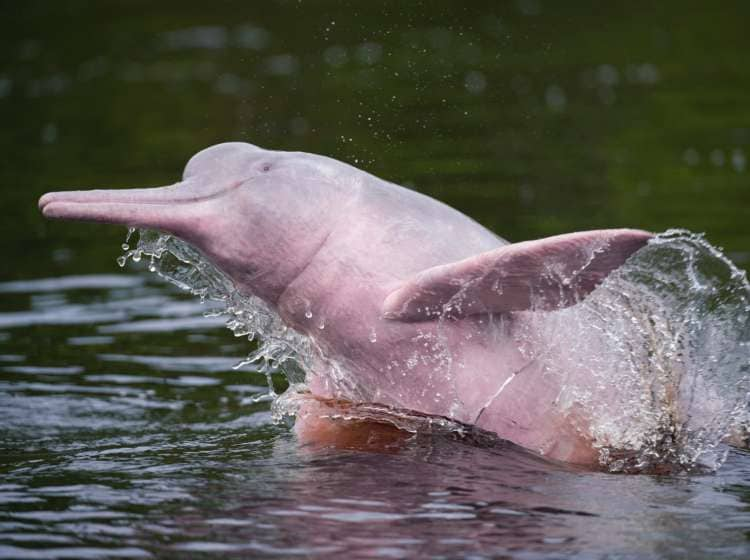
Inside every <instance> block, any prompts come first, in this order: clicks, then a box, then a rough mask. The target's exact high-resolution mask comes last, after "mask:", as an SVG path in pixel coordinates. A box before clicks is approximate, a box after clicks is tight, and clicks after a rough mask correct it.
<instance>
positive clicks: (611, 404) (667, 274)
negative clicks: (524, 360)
mask: <svg viewBox="0 0 750 560" xmlns="http://www.w3.org/2000/svg"><path fill="white" fill-rule="evenodd" d="M524 336H525V337H526V338H527V341H528V342H530V344H529V347H530V348H532V350H531V351H530V352H529V353H530V357H531V358H533V357H537V358H538V359H539V360H540V361H541V362H543V367H544V369H545V371H546V372H547V374H549V375H556V376H559V377H560V380H559V382H560V386H561V391H560V394H559V396H558V399H557V402H556V406H558V407H559V408H560V409H561V410H563V411H567V412H569V413H570V414H571V415H572V416H573V417H575V418H576V424H577V428H578V429H579V430H580V432H581V434H582V435H583V436H584V437H587V438H589V439H590V440H591V441H592V445H593V446H594V447H595V448H598V449H599V452H600V462H601V464H602V465H603V466H605V467H606V468H608V469H609V470H612V471H644V470H645V471H649V470H658V467H659V466H660V465H672V466H676V467H683V468H685V469H692V468H695V467H698V468H701V467H702V468H708V469H712V470H713V469H716V468H718V467H719V466H720V465H721V463H722V462H723V461H724V459H725V457H726V453H727V451H728V448H727V446H726V442H732V443H734V444H742V445H745V444H746V438H747V431H748V425H749V420H750V415H749V414H748V410H749V408H748V406H749V403H750V285H748V282H747V277H746V273H745V272H744V271H741V270H739V269H738V268H737V267H735V266H734V264H733V263H732V262H730V261H729V260H728V259H727V258H726V257H725V256H724V255H723V254H722V253H721V252H720V251H719V250H718V249H716V248H715V247H713V246H711V245H710V244H709V243H708V242H707V241H706V240H705V238H704V237H703V236H702V235H697V234H693V233H691V232H688V231H684V230H670V231H667V232H665V233H663V234H660V235H658V236H657V237H656V238H654V239H652V240H651V241H650V242H649V244H648V245H647V246H646V247H644V248H643V249H642V250H641V251H639V252H638V253H636V254H635V255H634V256H633V257H632V258H631V259H630V260H629V261H628V262H627V263H626V264H625V265H624V266H623V267H621V268H620V269H618V270H617V271H615V272H614V273H612V274H611V275H610V276H609V277H607V279H606V280H605V282H604V283H603V284H602V285H601V286H600V287H599V288H598V289H596V290H595V291H594V292H593V293H591V294H590V295H589V297H587V298H586V299H585V300H584V301H583V302H581V303H580V304H578V305H575V306H572V307H569V308H566V309H561V310H559V311H556V312H554V313H546V314H539V315H538V317H537V318H536V320H535V321H531V322H530V323H529V327H528V332H527V333H525V335H524ZM551 344H553V345H556V346H557V351H554V352H550V348H549V346H550V345H551Z"/></svg>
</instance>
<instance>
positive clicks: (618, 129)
mask: <svg viewBox="0 0 750 560" xmlns="http://www.w3.org/2000/svg"><path fill="white" fill-rule="evenodd" d="M0 20H2V21H3V23H4V26H3V28H4V32H3V34H2V35H0V122H2V133H0V150H1V153H2V154H3V165H1V166H0V196H2V202H3V204H2V207H3V209H4V211H5V217H4V219H3V220H2V221H0V234H2V236H1V237H0V239H1V241H0V243H2V251H3V254H4V256H5V265H4V266H3V267H2V268H1V269H0V276H1V277H2V278H3V279H10V278H30V277H37V276H53V275H58V274H69V273H86V272H95V271H96V272H104V271H111V270H113V269H114V268H115V264H114V257H115V256H116V255H117V253H118V244H119V243H120V241H121V239H122V236H123V234H124V232H123V231H122V230H121V229H120V228H112V227H108V226H92V225H86V226H83V225H79V224H60V223H47V222H44V221H43V220H42V218H41V216H40V215H39V213H38V211H37V209H36V199H37V197H38V196H39V195H41V194H42V193H43V192H45V191H48V190H57V189H68V188H75V187H79V186H80V187H96V186H106V187H115V186H144V185H152V184H153V185H157V184H165V183H169V182H172V181H174V180H176V179H177V177H178V176H179V174H180V173H181V170H182V167H183V165H184V164H185V162H186V161H187V159H188V158H189V156H190V155H192V154H193V153H194V152H196V151H198V150H200V149H201V148H203V147H206V146H208V145H210V144H212V143H216V142H220V141H225V140H244V141H248V142H252V143H255V144H258V145H260V146H263V147H266V148H276V149H290V150H303V151H309V152H317V153H322V154H326V155H330V156H333V157H336V158H339V159H342V160H345V161H348V162H350V163H354V164H355V165H358V166H360V167H363V168H364V169H366V170H368V171H371V172H373V173H375V174H377V175H379V176H382V177H384V178H387V179H390V180H393V181H395V182H398V183H402V184H406V185H408V186H411V187H413V188H416V189H418V190H420V191H423V192H426V193H428V194H430V195H432V196H435V197H437V198H439V199H441V200H443V201H445V202H447V203H449V204H451V205H453V206H455V207H457V208H459V209H460V210H462V211H463V212H465V213H467V214H469V215H471V216H472V217H474V218H476V219H478V220H479V221H480V222H482V223H484V224H485V225H487V226H488V227H490V228H491V229H493V230H495V231H496V232H498V233H499V234H500V235H503V236H504V237H506V238H508V239H510V240H521V239H527V238H535V237H541V236H545V235H551V234H555V233H561V232H565V231H571V230H578V229H585V228H593V227H615V226H633V227H643V228H648V229H651V230H654V231H663V230H665V229H668V228H671V227H684V228H688V229H691V230H694V231H705V232H706V233H707V234H708V238H709V240H711V241H712V242H713V243H715V244H717V245H721V246H723V247H724V248H725V249H726V250H727V251H728V252H729V253H730V256H732V257H733V258H735V259H736V260H738V262H740V264H744V265H745V266H747V262H748V255H750V220H749V219H748V209H750V185H749V184H748V183H749V178H750V162H748V159H749V158H750V104H748V100H750V97H749V96H748V92H750V64H748V63H747V53H748V52H750V34H749V33H748V32H747V22H748V21H750V4H748V3H747V2H744V1H740V0H738V1H724V2H717V3H705V2H675V1H672V0H669V1H666V2H661V3H658V4H656V5H655V4H653V3H647V2H632V3H628V4H621V5H615V4H602V3H598V2H593V1H588V2H576V3H574V5H573V3H563V2H550V1H544V0H518V1H512V2H499V3H468V2H449V1H430V2H427V1H425V2H398V1H380V2H359V1H341V0H339V1H314V2H308V1H298V0H275V1H274V0H268V1H266V2H262V3H250V2H246V1H241V2H240V1H217V2H215V3H212V4H211V5H210V6H209V5H208V4H206V3H205V2H195V1H186V0H181V1H179V2H177V1H164V2H158V3H154V2H146V1H141V0H138V1H129V2H116V1H114V0H112V1H101V2H90V1H84V0H69V1H66V2H48V1H41V0H34V1H28V2H24V3H20V2H12V1H9V0H5V1H0Z"/></svg>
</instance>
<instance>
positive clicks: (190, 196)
mask: <svg viewBox="0 0 750 560" xmlns="http://www.w3.org/2000/svg"><path fill="white" fill-rule="evenodd" d="M235 186H236V184H234V183H231V184H222V183H219V182H217V183H210V184H209V183H205V182H202V181H198V180H194V179H188V180H186V181H182V182H180V183H175V184H173V185H169V186H165V187H153V188H138V189H111V190H86V191H61V192H50V193H47V194H45V195H44V196H42V197H41V198H40V199H39V209H40V210H41V212H42V214H43V215H44V217H46V218H52V219H59V220H78V221H85V222H104V223H111V224H122V225H127V226H134V227H153V228H158V229H163V230H167V231H173V230H174V229H175V228H176V227H178V226H179V224H181V223H185V221H186V220H188V219H189V218H191V217H194V216H195V215H196V213H197V212H198V210H197V209H198V207H199V206H200V203H202V202H205V201H208V200H211V199H213V198H216V197H218V196H221V195H222V194H223V193H225V192H226V191H228V190H229V189H231V188H233V187H235Z"/></svg>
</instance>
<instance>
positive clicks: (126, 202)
mask: <svg viewBox="0 0 750 560" xmlns="http://www.w3.org/2000/svg"><path fill="white" fill-rule="evenodd" d="M248 180H249V178H248V179H240V180H239V181H233V182H232V183H231V184H230V185H229V186H227V187H225V188H223V189H221V190H219V191H216V192H215V193H211V194H208V195H204V196H194V197H190V198H173V199H167V200H106V199H105V198H104V197H106V195H105V194H103V195H102V196H103V198H102V199H101V200H92V199H89V200H81V199H78V200H76V199H75V198H73V197H71V198H70V199H67V200H66V199H65V197H64V194H65V193H59V194H61V195H63V198H62V199H60V198H51V199H49V200H41V201H40V203H39V209H40V210H41V211H42V212H44V210H45V209H46V208H47V207H49V206H50V205H52V204H55V203H58V204H80V205H85V206H90V205H97V204H108V205H113V206H120V205H122V206H146V205H148V206H171V205H174V204H194V203H198V202H206V201H208V200H214V199H216V198H220V197H222V196H224V195H225V194H227V193H228V192H230V191H232V190H234V189H236V188H237V187H239V186H240V185H242V184H243V183H245V182H247V181H248ZM177 184H179V183H176V185H177ZM171 186H175V185H171ZM103 192H104V193H116V192H117V190H116V189H115V190H108V191H103ZM51 194H58V193H51Z"/></svg>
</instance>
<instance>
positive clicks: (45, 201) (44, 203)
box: [39, 193, 53, 218]
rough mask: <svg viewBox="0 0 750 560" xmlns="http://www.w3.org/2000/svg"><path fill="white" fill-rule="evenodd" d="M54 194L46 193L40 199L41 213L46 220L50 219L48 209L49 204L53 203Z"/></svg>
mask: <svg viewBox="0 0 750 560" xmlns="http://www.w3.org/2000/svg"><path fill="white" fill-rule="evenodd" d="M52 194H53V193H46V194H43V195H42V196H41V197H40V198H39V211H40V212H41V213H42V215H43V216H44V217H45V218H49V217H50V216H48V215H47V208H48V206H49V203H50V202H51V201H52Z"/></svg>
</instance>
